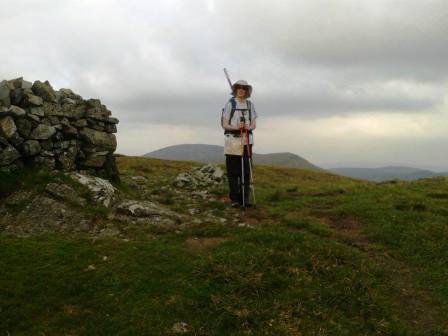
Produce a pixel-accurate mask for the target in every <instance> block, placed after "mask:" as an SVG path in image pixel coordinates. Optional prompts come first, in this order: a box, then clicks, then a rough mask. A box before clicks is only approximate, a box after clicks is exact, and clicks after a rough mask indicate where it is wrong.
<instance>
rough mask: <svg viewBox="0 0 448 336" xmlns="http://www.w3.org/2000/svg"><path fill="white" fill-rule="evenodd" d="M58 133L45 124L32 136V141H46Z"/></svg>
mask: <svg viewBox="0 0 448 336" xmlns="http://www.w3.org/2000/svg"><path fill="white" fill-rule="evenodd" d="M55 133H56V128H54V127H53V126H48V125H44V124H39V125H38V126H37V127H36V128H35V129H34V130H33V131H32V132H31V134H30V138H31V139H37V140H45V139H48V138H50V137H52V136H53V135H54V134H55Z"/></svg>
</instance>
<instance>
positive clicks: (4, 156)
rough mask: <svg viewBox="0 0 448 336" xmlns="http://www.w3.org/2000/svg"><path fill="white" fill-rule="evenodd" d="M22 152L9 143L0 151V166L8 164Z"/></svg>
mask: <svg viewBox="0 0 448 336" xmlns="http://www.w3.org/2000/svg"><path fill="white" fill-rule="evenodd" d="M20 156H21V155H20V153H19V152H18V151H17V149H15V148H14V147H13V146H11V145H8V146H7V147H6V148H4V149H3V150H2V151H1V152H0V166H6V165H9V164H11V163H13V162H14V161H15V160H17V159H18V158H20Z"/></svg>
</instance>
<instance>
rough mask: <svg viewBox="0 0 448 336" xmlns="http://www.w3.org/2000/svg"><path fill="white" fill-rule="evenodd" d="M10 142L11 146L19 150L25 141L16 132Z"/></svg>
mask: <svg viewBox="0 0 448 336" xmlns="http://www.w3.org/2000/svg"><path fill="white" fill-rule="evenodd" d="M8 140H9V142H10V143H11V145H13V146H14V147H16V148H19V146H20V145H21V144H22V143H23V141H25V140H24V139H23V138H22V137H21V136H20V135H19V133H18V132H15V133H14V134H13V135H12V136H11V137H10V138H9V139H8Z"/></svg>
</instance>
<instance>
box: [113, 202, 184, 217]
mask: <svg viewBox="0 0 448 336" xmlns="http://www.w3.org/2000/svg"><path fill="white" fill-rule="evenodd" d="M117 213H119V214H123V215H127V216H134V217H153V216H164V217H169V218H172V219H181V216H180V215H179V214H178V213H176V212H174V211H171V210H169V209H167V208H165V207H163V206H161V205H157V204H156V203H153V202H150V201H138V200H126V201H123V202H121V203H120V204H118V205H117Z"/></svg>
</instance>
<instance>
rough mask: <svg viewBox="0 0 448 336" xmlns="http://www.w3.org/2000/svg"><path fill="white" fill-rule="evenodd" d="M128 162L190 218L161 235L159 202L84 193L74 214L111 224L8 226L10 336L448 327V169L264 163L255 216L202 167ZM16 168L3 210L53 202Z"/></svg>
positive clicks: (0, 261)
mask: <svg viewBox="0 0 448 336" xmlns="http://www.w3.org/2000/svg"><path fill="white" fill-rule="evenodd" d="M117 162H118V165H119V170H120V173H121V176H120V177H121V183H117V184H115V186H116V187H117V188H118V189H119V191H120V193H121V197H122V198H125V199H133V200H136V201H138V202H141V203H140V204H147V203H144V202H149V201H151V202H153V203H154V204H157V206H158V207H162V208H164V209H165V210H169V211H170V212H165V214H167V216H168V215H169V216H174V217H176V216H175V215H173V213H176V214H177V216H179V217H176V218H178V220H179V221H178V222H176V223H171V225H170V226H168V227H164V230H160V228H161V227H160V226H158V225H157V223H158V222H160V221H163V220H164V218H165V217H164V216H165V215H163V214H162V213H159V214H158V215H151V213H152V212H151V211H154V208H150V210H151V211H150V216H149V217H145V216H144V215H145V214H144V213H142V212H144V211H143V208H141V207H138V206H136V207H134V209H135V210H138V211H135V212H134V214H133V215H126V216H123V215H122V214H120V213H114V212H113V211H112V210H111V209H108V208H104V207H94V206H93V205H91V204H90V203H89V204H88V205H87V206H79V205H77V204H75V203H74V202H72V201H70V202H64V203H63V205H64V206H65V207H66V211H65V212H60V213H59V215H58V216H61V215H62V216H63V215H64V213H67V212H68V211H69V210H70V209H71V210H73V211H76V212H77V213H78V214H83V215H85V216H87V215H88V216H87V217H89V218H91V219H92V222H91V224H92V225H93V227H98V228H104V230H103V231H101V230H100V231H99V234H96V233H89V232H87V233H75V232H70V233H64V232H63V231H58V232H53V233H51V232H48V233H46V234H43V235H42V234H41V235H31V236H30V235H26V236H21V237H18V236H14V235H11V234H8V235H5V234H0V268H1V270H2V274H3V276H1V277H0V307H1V312H2V318H1V319H0V330H2V331H4V332H5V334H11V335H39V334H47V335H61V334H71V335H111V334H117V333H121V334H129V335H144V334H148V333H149V334H154V335H174V334H178V332H181V331H182V330H183V331H185V333H186V334H187V335H245V334H248V335H250V334H252V335H372V336H373V335H416V336H417V335H446V334H447V333H448V320H447V319H446V316H448V285H447V282H446V274H447V273H448V250H447V249H446V246H448V226H447V225H446V223H447V222H448V211H447V209H448V193H447V190H448V179H447V178H442V177H438V178H431V179H422V180H419V181H413V182H404V181H398V182H393V183H372V182H368V181H357V180H353V179H350V178H345V177H341V176H336V175H333V174H328V173H325V172H319V171H311V170H301V169H292V168H280V167H268V166H255V169H254V174H255V180H256V181H257V184H256V191H257V200H258V207H257V208H256V209H250V210H247V211H245V212H242V211H240V210H237V209H232V208H229V206H228V201H227V195H226V193H227V189H226V186H225V185H224V184H221V185H215V186H213V187H211V188H206V189H204V188H203V187H194V188H192V189H188V188H187V189H186V188H177V187H174V186H173V184H172V182H173V180H174V179H175V177H176V176H177V175H178V174H179V173H184V172H185V171H188V170H190V169H193V168H194V167H198V166H200V165H199V164H197V163H192V162H181V161H166V160H158V159H151V158H144V157H126V156H120V157H118V158H117ZM14 178H15V177H14V176H11V175H8V176H6V175H1V176H0V200H1V202H0V214H1V215H2V216H4V215H5V214H6V213H7V214H9V215H8V216H14V215H17V216H21V214H23V213H24V212H25V213H26V212H27V211H28V210H27V209H28V203H27V202H25V203H21V202H20V200H18V199H17V198H16V197H14V195H17V193H22V194H23V195H28V194H29V193H33V194H37V195H41V194H42V193H46V196H45V197H46V198H51V197H53V196H51V195H50V194H48V192H46V191H45V190H47V187H45V186H46V185H48V183H49V182H55V180H54V177H53V176H48V175H46V174H44V175H42V174H38V175H36V173H35V172H32V171H29V172H25V173H23V174H22V175H21V177H20V178H17V179H16V180H14ZM58 178H60V179H62V180H63V181H64V183H69V181H66V180H65V179H64V178H63V177H58ZM57 183H60V182H57ZM70 183H72V182H70ZM72 187H73V190H75V192H74V193H78V188H77V187H76V186H75V185H74V184H73V186H72ZM79 192H81V193H83V192H84V191H82V190H80V191H79ZM85 198H86V201H89V199H88V197H87V196H86V197H85ZM54 202H56V200H54ZM58 202H62V201H60V200H59V201H58ZM89 202H90V201H89ZM49 210H50V209H49ZM59 218H60V217H58V219H59ZM4 230H6V229H5V226H2V225H0V232H5V231H4ZM55 230H56V231H57V230H62V227H61V226H59V227H56V228H55Z"/></svg>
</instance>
